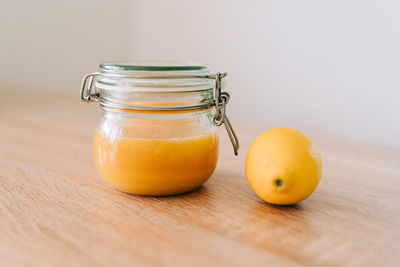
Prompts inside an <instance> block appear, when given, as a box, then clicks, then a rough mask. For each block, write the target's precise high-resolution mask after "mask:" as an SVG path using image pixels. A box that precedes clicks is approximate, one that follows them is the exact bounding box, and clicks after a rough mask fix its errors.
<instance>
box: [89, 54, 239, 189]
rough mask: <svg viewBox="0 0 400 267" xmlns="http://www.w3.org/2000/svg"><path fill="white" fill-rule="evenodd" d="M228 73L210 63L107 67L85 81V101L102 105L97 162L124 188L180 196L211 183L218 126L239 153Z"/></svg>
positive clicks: (96, 136) (115, 64)
mask: <svg viewBox="0 0 400 267" xmlns="http://www.w3.org/2000/svg"><path fill="white" fill-rule="evenodd" d="M225 76H226V73H217V74H212V75H211V74H210V71H209V67H208V66H207V65H201V64H192V63H174V62H167V63H166V62H135V63H132V62H107V63H102V64H100V71H99V72H96V73H92V74H88V75H86V76H85V77H84V80H83V83H82V88H81V99H82V100H83V101H87V102H89V101H96V102H99V103H100V107H101V116H100V120H99V122H98V124H97V127H96V130H95V134H94V160H95V163H96V167H97V169H98V171H99V173H100V174H101V176H102V177H103V178H104V179H105V180H106V181H107V182H108V183H110V184H111V185H112V186H113V187H115V188H117V189H118V190H120V191H123V192H127V193H131V194H137V195H150V196H162V195H174V194H179V193H183V192H188V191H191V190H194V189H196V188H198V187H199V186H201V185H202V184H203V183H205V182H206V181H207V180H208V179H209V178H210V176H211V175H212V173H213V172H214V170H215V167H216V165H217V159H218V133H217V131H216V126H220V125H222V124H224V126H225V128H226V130H227V132H228V135H229V137H230V139H231V141H232V144H233V148H234V152H235V154H236V155H237V149H238V140H237V137H236V135H235V133H234V131H233V129H232V127H231V125H230V123H229V120H228V118H227V116H226V114H225V109H226V104H227V103H228V101H229V94H228V93H226V92H221V80H222V78H223V77H225Z"/></svg>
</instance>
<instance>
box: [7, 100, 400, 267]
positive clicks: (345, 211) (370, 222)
mask: <svg viewBox="0 0 400 267" xmlns="http://www.w3.org/2000/svg"><path fill="white" fill-rule="evenodd" d="M97 113H98V107H97V106H96V105H95V104H91V105H89V104H84V103H81V102H80V101H79V100H78V97H76V96H73V97H72V96H68V95H61V96H60V95H59V96H57V97H43V95H37V96H29V97H25V98H22V97H21V96H18V97H16V95H15V96H11V95H7V96H6V95H5V94H3V95H2V96H1V103H0V265H2V266H21V265H22V266H24V265H25V266H26V265H29V266H32V265H36V266H71V265H73V266H76V265H85V266H89V265H97V266H98V265H100V266H113V265H129V266H144V265H146V266H148V265H154V266H160V265H163V266H188V265H190V266H278V265H279V266H280V265H282V266H283V265H284V266H299V265H300V266H301V265H303V266H321V265H324V266H399V264H400V179H399V178H400V148H391V147H387V146H379V145H372V144H366V143H361V142H360V143H356V142H351V141H347V140H341V139H338V138H335V137H326V136H319V135H315V134H314V135H313V134H310V133H308V134H309V135H310V136H311V137H312V138H313V139H314V140H315V141H316V143H317V145H318V146H319V147H320V150H321V153H322V156H323V163H324V172H323V178H322V180H321V184H320V186H319V187H318V189H317V190H316V192H315V193H314V194H313V195H312V196H311V197H310V198H308V199H307V200H305V201H304V202H302V203H301V204H299V205H295V206H289V207H279V206H273V205H268V204H265V203H263V202H262V201H261V200H260V199H259V198H258V197H257V196H256V195H255V194H254V193H253V191H252V190H251V188H250V186H249V185H248V183H247V181H246V178H245V175H244V159H245V154H246V151H247V149H248V147H249V145H250V142H251V140H253V139H254V138H255V137H256V136H257V135H258V134H259V133H261V132H262V130H263V129H267V128H268V125H264V126H260V127H256V126H254V125H246V124H244V123H238V122H237V121H235V120H234V119H233V118H232V121H233V123H234V126H236V128H237V131H238V134H239V137H240V141H241V149H240V156H239V157H234V156H233V153H232V148H231V147H230V144H229V142H228V138H227V136H226V135H225V133H224V132H221V140H222V142H221V154H220V160H219V163H218V167H217V171H216V173H215V174H214V175H213V177H212V178H211V179H210V180H209V182H207V183H206V184H205V185H204V186H203V187H202V188H200V189H199V190H197V191H194V192H192V193H188V194H184V195H180V196H173V197H160V198H151V197H139V196H133V195H128V194H124V193H120V192H118V191H116V190H114V189H112V188H110V187H109V186H108V185H107V184H106V182H104V181H103V180H102V179H101V178H100V177H99V175H98V174H97V172H96V169H95V167H94V163H93V159H92V133H93V130H94V125H95V123H96V119H97V116H98V115H97Z"/></svg>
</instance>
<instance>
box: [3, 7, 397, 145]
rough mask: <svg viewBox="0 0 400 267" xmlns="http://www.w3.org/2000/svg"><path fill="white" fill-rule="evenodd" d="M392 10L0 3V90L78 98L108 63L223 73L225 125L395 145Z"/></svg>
mask: <svg viewBox="0 0 400 267" xmlns="http://www.w3.org/2000/svg"><path fill="white" fill-rule="evenodd" d="M399 11H400V1H396V0H393V1H389V0H376V1H372V0H364V1H363V0H328V1H322V0H303V1H296V0H292V1H290V0H287V1H282V0H273V1H272V0H269V1H268V0H266V1H261V0H260V1H255V0H248V1H230V0H202V1H195V0H190V1H189V0H186V1H185V0H180V1H179V0H169V1H162V0H159V1H155V0H147V1H145V0H143V1H140V0H136V1H134V0H132V1H128V0H125V1H106V0H85V1H78V0H70V1H49V0H47V1H46V0H37V1H28V0H26V1H13V0H0V90H1V91H3V92H4V91H7V90H8V91H9V90H15V91H21V92H23V91H24V90H53V91H70V92H72V93H77V92H78V90H79V85H80V82H81V79H82V76H83V74H85V73H88V72H91V71H95V70H96V69H97V64H98V62H100V61H103V60H111V59H116V60H119V59H128V58H131V59H178V60H195V61H200V62H206V63H209V64H210V65H211V66H212V67H213V69H214V70H215V71H227V72H229V77H228V78H229V82H228V87H227V88H228V89H229V91H230V92H231V95H232V101H231V103H230V104H229V107H228V112H229V114H230V117H231V119H232V121H233V122H234V121H237V120H240V119H241V120H252V121H256V122H259V123H262V124H264V125H265V127H266V128H267V127H275V126H289V127H295V128H298V129H300V130H303V131H305V132H311V131H314V132H321V133H326V134H331V135H342V136H347V137H351V138H355V139H363V140H370V141H374V142H381V143H387V144H391V145H397V146H399V145H400V119H399V115H400V75H399V72H400V15H399V14H400V13H399Z"/></svg>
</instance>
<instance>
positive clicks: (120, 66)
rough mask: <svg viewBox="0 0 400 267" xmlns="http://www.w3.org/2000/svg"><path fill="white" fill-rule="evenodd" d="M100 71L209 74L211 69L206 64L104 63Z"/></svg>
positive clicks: (173, 62)
mask: <svg viewBox="0 0 400 267" xmlns="http://www.w3.org/2000/svg"><path fill="white" fill-rule="evenodd" d="M100 69H101V70H102V71H105V72H120V71H134V72H136V71H145V72H146V71H150V72H151V71H157V72H163V71H168V72H169V71H179V72H182V71H183V72H186V71H190V72H192V71H194V72H204V73H208V72H209V71H210V68H209V66H208V65H206V64H199V63H196V62H179V61H132V62H129V61H121V62H118V61H110V62H102V63H101V64H100Z"/></svg>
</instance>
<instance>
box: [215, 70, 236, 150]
mask: <svg viewBox="0 0 400 267" xmlns="http://www.w3.org/2000/svg"><path fill="white" fill-rule="evenodd" d="M226 75H227V73H226V72H223V73H219V72H217V73H216V74H215V78H214V79H215V88H214V98H215V116H214V118H213V123H214V125H215V126H221V125H222V124H224V126H225V129H226V132H227V133H228V136H229V139H230V140H231V143H232V146H233V152H234V153H235V156H237V155H238V150H239V139H238V138H237V136H236V133H235V131H234V130H233V128H232V125H231V123H230V121H229V119H228V116H227V115H226V104H228V102H229V98H230V95H229V93H228V92H221V88H222V78H224V77H226Z"/></svg>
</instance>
